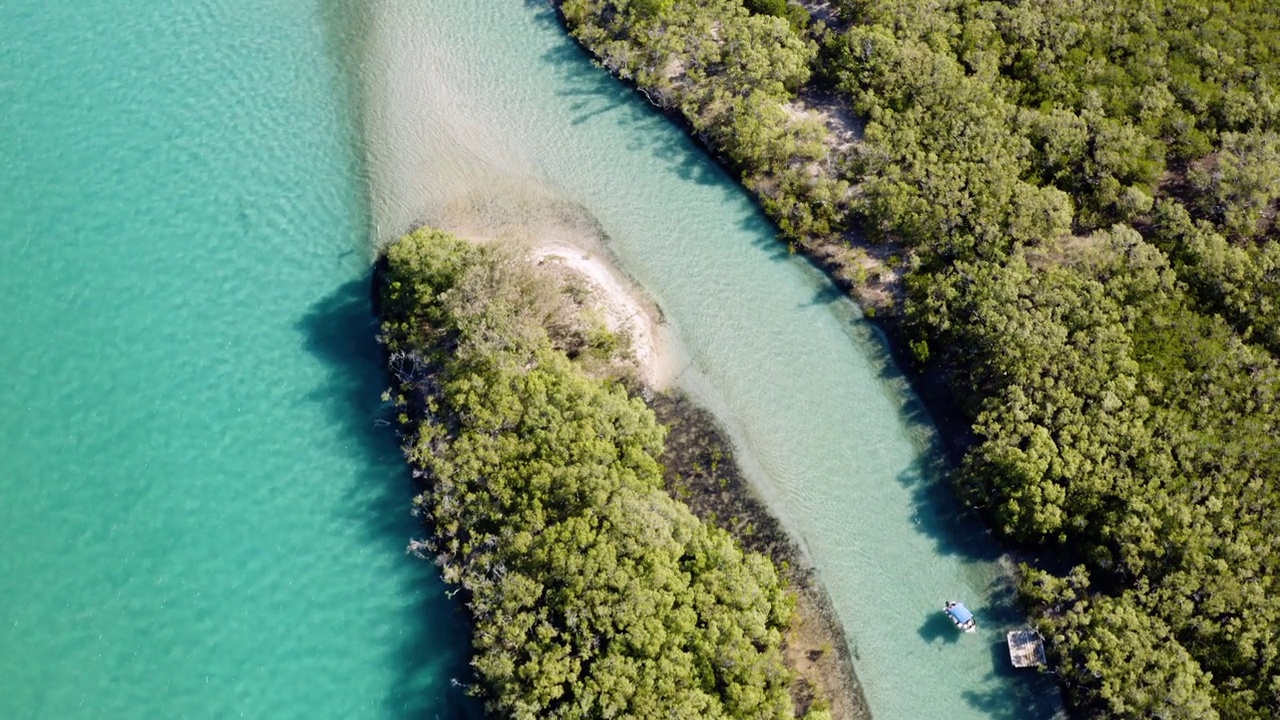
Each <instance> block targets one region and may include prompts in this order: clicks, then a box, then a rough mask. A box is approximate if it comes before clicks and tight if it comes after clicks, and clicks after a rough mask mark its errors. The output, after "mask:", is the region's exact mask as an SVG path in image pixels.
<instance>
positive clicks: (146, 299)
mask: <svg viewBox="0 0 1280 720" xmlns="http://www.w3.org/2000/svg"><path fill="white" fill-rule="evenodd" d="M0 68H3V70H0V102H2V103H3V106H4V108H5V111H4V112H3V113H0V300H3V303H2V304H0V498H2V499H3V502H2V503H0V547H3V548H4V552H3V553H0V609H3V611H4V613H3V615H2V616H0V718H15V719H17V718H50V719H57V720H74V719H79V718H113V719H115V718H121V719H127V718H139V719H141V718H147V719H152V718H210V719H213V718H234V717H244V718H294V717H296V718H329V717H333V718H378V719H381V718H389V719H395V720H400V719H403V720H409V719H414V720H418V719H426V718H460V717H475V716H476V712H475V711H476V707H475V705H474V703H472V702H470V701H468V700H467V699H466V698H465V693H464V690H465V688H464V687H463V685H465V684H466V683H467V682H469V681H470V678H469V676H468V674H467V667H466V658H467V655H468V645H467V639H466V628H465V624H464V622H463V618H462V616H461V614H460V612H459V610H460V608H458V607H457V606H456V605H455V604H454V603H453V602H452V601H450V600H449V598H447V597H446V596H445V594H444V590H445V588H444V587H443V586H442V585H441V583H440V582H439V580H438V578H437V577H436V575H435V573H434V571H433V568H432V567H431V566H430V565H428V564H426V563H423V562H420V561H416V560H414V559H412V558H411V557H409V556H406V555H405V554H404V547H405V544H406V542H407V540H408V539H409V538H410V537H412V536H414V535H415V534H418V533H419V530H418V528H417V526H416V524H415V522H414V520H413V518H411V517H410V516H409V515H408V513H407V506H408V498H409V496H410V493H411V489H410V485H409V482H408V479H407V477H406V474H405V472H404V470H403V468H402V463H401V458H400V455H399V451H398V449H397V444H396V440H395V438H394V437H393V436H392V434H391V433H390V432H389V430H388V429H387V428H385V427H383V424H384V423H383V421H384V419H385V418H384V414H385V409H384V408H383V406H382V405H381V403H380V402H379V399H378V396H379V394H380V392H381V389H382V388H383V386H384V384H385V378H384V377H383V375H382V373H381V371H380V369H379V364H380V359H379V355H378V351H377V347H376V345H375V344H374V340H373V335H374V332H375V329H376V324H375V322H374V320H373V318H372V315H371V310H370V300H369V272H370V270H369V268H370V261H371V258H372V256H373V253H374V248H375V245H376V243H377V242H379V241H385V240H388V239H390V238H393V237H394V236H395V235H397V234H398V233H399V232H401V231H403V230H405V229H407V228H409V227H411V226H413V225H414V224H416V223H419V222H422V221H428V222H432V223H436V224H440V225H444V226H446V227H449V228H451V229H454V230H457V231H459V232H462V233H465V234H469V235H473V236H477V237H481V236H483V237H496V238H503V239H512V240H517V239H521V238H539V239H561V240H566V241H572V242H578V243H582V244H583V245H585V246H588V247H591V248H593V249H594V250H595V251H598V252H600V253H602V254H607V255H609V256H611V257H612V258H613V259H614V260H616V261H617V262H618V264H619V265H620V266H621V267H622V268H623V269H624V270H625V271H626V272H627V273H628V274H629V275H630V276H631V277H632V278H633V279H634V280H635V281H636V282H637V283H638V284H639V285H640V286H642V287H643V288H645V290H646V291H647V292H648V294H649V295H650V296H651V297H652V299H653V300H654V301H655V302H656V303H657V304H658V305H659V306H660V307H661V308H662V310H663V312H664V315H665V318H666V321H667V325H668V328H669V331H670V333H671V335H672V337H673V341H672V342H673V345H674V346H675V347H676V348H677V356H678V360H677V364H678V376H677V384H679V385H680V386H681V387H683V388H685V389H687V390H689V391H690V392H691V393H693V394H694V395H695V396H696V397H697V398H699V399H700V400H701V401H702V402H704V403H706V404H707V405H708V406H709V407H711V408H712V409H713V410H714V411H716V412H717V414H718V415H719V416H720V418H721V419H722V421H723V422H724V424H725V426H726V428H727V429H728V430H729V432H730V433H731V435H732V437H733V439H734V441H735V443H736V445H737V447H738V448H739V459H740V460H741V461H742V462H743V464H744V465H745V467H746V469H747V470H748V472H749V474H750V476H751V478H752V480H753V482H754V484H755V486H756V488H757V490H758V491H759V492H760V493H761V495H762V496H763V497H764V498H765V499H766V500H767V501H768V502H769V503H770V504H771V505H772V506H773V507H774V508H775V510H776V511H777V512H778V514H779V515H780V517H781V518H782V519H783V521H784V523H785V524H786V525H787V526H788V527H789V528H790V529H791V530H792V531H793V532H794V533H795V535H796V536H797V538H798V539H799V540H800V541H801V542H802V543H803V545H804V547H805V548H806V550H807V552H808V553H809V555H810V557H811V559H812V560H813V562H814V563H815V565H816V567H817V568H818V570H819V573H820V575H821V578H822V580H823V581H824V583H825V584H826V586H827V588H828V589H829V591H830V593H831V595H832V599H833V602H834V604H835V607H836V609H837V611H838V613H839V615H840V618H841V620H842V621H843V622H844V625H845V628H846V631H847V633H848V636H849V641H850V646H851V650H852V652H853V654H854V657H855V665H856V667H857V671H858V673H859V676H860V678H861V679H862V681H863V683H864V685H865V688H866V692H867V696H868V699H869V700H870V703H871V706H872V711H873V713H874V714H875V716H876V718H877V719H878V720H895V719H898V718H902V719H910V720H919V719H920V718H948V719H952V718H954V719H958V720H965V719H967V718H1010V719H1013V718H1019V719H1021V718H1041V717H1049V716H1051V715H1052V714H1053V712H1054V711H1055V709H1056V708H1057V699H1056V695H1055V694H1054V693H1053V691H1052V688H1051V687H1046V685H1045V684H1044V683H1043V682H1033V681H1029V680H1028V676H1026V675H1016V674H1014V673H1012V671H1010V670H1009V669H1008V666H1007V656H1006V655H1004V650H1003V637H1004V636H1003V633H1002V632H1001V630H1002V628H1003V627H1004V626H1005V625H1006V624H1016V623H1017V621H1018V618H1017V617H1016V614H1013V613H1011V612H1010V611H1009V608H1008V606H1007V605H1006V604H1004V601H1005V599H1006V598H1005V597H1004V594H1005V590H1004V585H1003V582H1002V578H1003V574H1002V572H1003V570H1002V564H1001V563H1000V561H999V553H998V549H997V548H996V547H995V546H994V545H992V544H991V543H990V542H989V540H988V539H987V538H986V536H985V533H984V532H983V530H982V528H981V527H980V526H978V525H976V524H974V523H973V522H972V521H971V520H969V519H967V518H966V517H965V516H963V515H962V514H960V513H958V512H957V509H956V507H955V503H954V501H953V499H952V498H951V497H950V495H949V493H948V492H947V490H946V486H945V484H944V477H943V472H944V471H945V468H944V467H943V465H942V463H941V462H940V461H939V460H938V458H937V453H936V452H935V450H934V438H933V431H932V427H931V425H930V422H929V419H928V417H927V415H926V414H925V413H924V412H923V410H922V409H921V408H920V406H919V404H918V403H917V402H916V400H915V399H914V397H913V396H912V394H911V393H910V390H909V388H907V387H906V386H905V384H904V382H903V380H902V378H901V375H900V373H899V372H898V370H897V369H896V368H895V367H894V366H893V364H892V362H891V361H890V360H889V359H888V356H887V354H886V353H885V349H884V346H883V343H882V341H881V339H880V338H879V337H878V336H877V334H876V333H875V331H874V330H873V329H872V328H871V327H870V326H868V325H867V324H866V323H865V322H864V321H863V319H862V318H861V316H860V315H859V313H858V311H857V308H856V307H854V306H853V305H852V304H851V303H850V302H848V301H847V300H846V299H844V298H842V297H841V296H840V294H839V293H838V292H836V291H835V290H834V289H833V288H832V287H831V286H830V284H829V283H827V282H826V281H825V279H823V278H822V276H821V275H820V274H819V273H817V272H816V271H814V270H813V269H812V268H810V267H809V266H808V265H807V264H806V263H805V262H803V261H802V260H800V259H798V258H796V257H794V256H790V255H788V254H787V252H786V250H785V248H784V247H783V246H781V245H779V244H777V243H776V242H775V241H774V240H773V230H772V228H771V227H770V226H769V225H768V224H767V223H766V222H765V220H764V219H763V218H762V217H761V215H760V214H759V213H758V211H757V210H756V208H755V207H754V206H753V205H752V204H751V202H750V201H749V199H748V198H747V197H746V196H745V195H744V194H743V193H742V192H741V190H740V189H739V188H738V187H737V186H736V185H735V184H734V183H733V182H732V178H730V177H728V176H726V175H725V174H724V173H723V172H721V171H720V170H719V169H718V168H717V167H716V166H715V165H714V164H713V163H711V162H710V161H709V160H708V159H707V158H706V157H705V156H704V155H703V154H702V153H700V152H699V151H698V150H697V149H696V148H695V147H693V146H692V145H691V144H690V143H689V142H688V141H687V140H686V139H685V138H684V136H683V135H682V134H681V133H680V132H679V131H678V130H677V129H675V128H674V127H672V126H671V125H670V124H669V123H668V122H667V121H666V120H665V119H663V118H662V117H660V116H658V115H657V114H655V113H654V112H652V111H651V109H650V108H648V107H647V106H646V105H645V104H644V102H643V101H642V100H640V99H637V97H636V96H635V95H634V94H633V93H631V92H629V91H627V90H626V89H625V88H623V87H621V86H620V85H619V84H617V83H616V82H614V81H613V80H611V79H609V78H608V77H607V75H606V74H605V73H604V72H603V71H602V70H600V69H599V68H597V67H595V66H593V65H592V63H591V62H590V61H589V59H587V58H586V57H585V56H584V55H583V54H582V53H581V52H580V51H579V50H578V49H577V47H576V46H575V45H574V44H573V43H572V42H571V41H570V40H569V39H568V38H566V37H565V35H564V33H563V31H562V30H561V28H560V27H559V26H558V25H557V24H556V21H555V18H554V15H553V14H552V13H551V12H550V11H549V6H548V5H547V4H546V3H545V2H543V1H542V0H502V1H499V0H257V1H256V2H247V1H246V0H201V1H200V2H190V3H138V2H125V0H83V1H82V2H80V3H75V4H62V5H59V4H51V3H46V2H36V1H35V0H8V1H7V2H5V3H3V4H0ZM949 598H958V599H962V600H965V601H966V602H967V603H968V604H969V605H970V607H972V608H974V609H975V610H976V611H977V614H978V617H979V620H980V622H982V629H981V630H980V632H978V633H976V634H974V635H968V636H963V637H961V636H959V635H957V634H956V633H955V632H954V629H953V628H951V627H950V625H949V623H948V622H947V621H946V619H945V618H944V617H943V616H942V614H941V613H940V611H939V609H940V607H941V605H942V603H943V601H944V600H946V599H949Z"/></svg>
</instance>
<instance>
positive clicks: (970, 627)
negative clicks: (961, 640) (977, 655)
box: [942, 600, 978, 633]
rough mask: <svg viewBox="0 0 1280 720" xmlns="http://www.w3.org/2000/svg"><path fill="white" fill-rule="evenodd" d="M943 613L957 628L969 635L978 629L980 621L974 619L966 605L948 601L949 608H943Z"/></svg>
mask: <svg viewBox="0 0 1280 720" xmlns="http://www.w3.org/2000/svg"><path fill="white" fill-rule="evenodd" d="M942 612H944V613H946V614H947V617H949V618H951V622H953V623H955V624H956V627H958V628H960V629H961V630H963V631H965V632H967V633H970V632H973V631H974V630H977V629H978V621H977V620H976V619H975V618H974V617H973V613H971V612H969V608H967V607H965V606H964V603H959V602H956V601H955V600H948V601H947V606H946V607H944V608H942Z"/></svg>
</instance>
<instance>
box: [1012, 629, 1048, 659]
mask: <svg viewBox="0 0 1280 720" xmlns="http://www.w3.org/2000/svg"><path fill="white" fill-rule="evenodd" d="M1008 637H1009V659H1010V660H1012V661H1013V666H1014V667H1020V668H1024V667H1036V666H1038V665H1044V664H1045V659H1044V638H1042V637H1040V633H1038V632H1036V631H1035V630H1014V631H1012V632H1010V633H1009V636H1008Z"/></svg>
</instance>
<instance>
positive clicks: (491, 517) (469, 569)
mask: <svg viewBox="0 0 1280 720" xmlns="http://www.w3.org/2000/svg"><path fill="white" fill-rule="evenodd" d="M562 290H563V288H561V287H558V286H557V285H556V284H555V282H553V281H552V280H550V279H549V278H547V277H545V276H541V275H539V274H538V273H537V272H536V271H535V270H534V269H532V268H531V267H530V266H529V265H528V264H527V263H526V262H524V261H523V259H522V258H520V257H519V256H518V255H514V254H512V253H511V252H510V251H508V250H504V249H503V248H502V247H500V246H497V245H481V246H476V245H471V244H468V243H466V242H463V241H461V240H458V239H456V238H454V237H452V236H450V235H447V234H445V233H442V232H439V231H435V230H431V229H425V228H424V229H422V230H418V231H417V232H414V233H412V234H410V235H408V236H406V237H404V238H403V239H401V240H400V241H399V242H397V243H396V244H394V245H393V246H391V247H390V248H389V250H388V251H387V253H386V271H385V277H384V280H383V283H382V308H383V312H384V315H385V318H386V319H385V323H384V325H383V333H384V337H383V339H384V342H385V343H386V346H387V348H388V352H389V355H390V357H391V362H392V369H393V372H394V373H395V375H396V377H397V379H398V380H399V382H400V386H399V387H398V388H397V392H398V393H399V394H400V395H401V402H402V403H403V404H405V405H406V406H407V407H408V412H407V414H406V417H405V421H406V422H407V423H408V424H407V427H406V430H407V432H408V433H409V434H408V438H409V439H408V441H407V445H406V452H407V454H408V457H409V460H410V462H411V463H412V465H413V466H414V467H415V468H417V469H418V474H420V475H421V476H422V477H423V479H424V480H425V483H426V489H425V490H424V492H423V493H422V494H421V495H420V496H418V498H417V499H416V500H415V504H416V505H417V507H418V508H419V509H420V511H421V512H422V513H423V514H424V515H425V517H426V518H427V519H428V525H429V527H430V528H432V530H433V536H432V537H431V538H430V541H429V543H428V545H429V547H430V551H429V552H430V554H433V555H434V559H435V561H436V562H437V564H439V566H440V568H441V570H442V574H443V576H444V578H445V580H446V581H448V582H451V583H457V584H460V585H461V586H462V588H464V589H465V591H466V593H467V597H468V602H467V606H468V608H469V609H470V611H471V615H472V617H473V619H474V625H475V627H474V633H473V636H474V658H473V661H472V664H473V666H474V667H475V669H476V672H477V673H478V675H479V676H480V678H481V679H482V680H483V685H484V688H485V690H486V693H487V698H488V704H489V707H490V709H491V710H493V711H495V712H496V713H498V714H499V715H500V716H502V717H511V718H519V719H530V720H531V719H533V718H584V719H585V718H610V717H630V718H654V719H657V718H664V719H665V718H672V717H681V718H734V719H747V718H752V719H755V718H759V719H761V720H763V719H766V718H767V719H776V718H790V717H793V715H794V713H793V710H792V702H791V699H790V696H789V695H788V684H789V682H790V679H791V676H790V672H789V671H788V670H787V668H786V667H784V665H783V661H782V656H781V650H780V647H781V643H782V632H783V630H784V629H785V627H786V626H787V624H788V622H789V621H790V619H791V615H792V611H793V607H794V600H793V598H792V597H791V596H790V595H789V594H788V592H787V591H786V590H785V589H784V588H783V586H782V583H781V582H780V580H779V578H778V575H777V573H776V571H775V568H774V567H773V565H772V564H771V562H770V561H769V560H768V559H767V558H765V557H764V556H762V555H760V554H757V553H750V552H744V551H743V550H742V549H741V548H740V547H739V546H738V545H737V543H736V542H735V541H734V540H733V538H731V537H730V536H729V535H728V534H727V533H726V532H724V531H722V530H719V529H716V528H714V527H711V526H708V525H706V524H704V523H702V522H701V521H699V520H698V519H697V518H696V517H695V516H694V515H693V514H692V513H691V512H690V511H689V509H688V508H687V507H686V506H684V505H683V504H681V503H680V502H678V501H676V500H674V499H672V498H671V497H670V496H669V495H668V494H667V493H666V492H665V491H664V489H663V486H662V477H661V467H660V466H659V464H658V461H657V460H656V458H657V457H658V456H659V454H660V452H661V450H662V445H663V436H664V429H663V428H662V427H661V426H659V425H658V424H657V423H656V421H655V420H654V416H653V413H652V412H651V411H650V410H649V409H648V408H647V407H646V406H645V405H644V404H643V403H642V402H641V401H640V400H638V399H636V398H633V397H631V396H630V395H629V394H628V392H627V390H626V389H625V388H624V387H623V386H622V385H621V384H619V383H618V382H616V381H613V380H611V379H609V377H608V376H602V375H600V374H592V373H589V372H588V371H587V370H586V369H584V366H583V364H582V363H581V362H575V361H573V360H570V358H569V355H568V354H567V353H566V349H565V346H566V345H572V344H573V340H572V338H573V337H574V333H573V332H566V331H565V330H564V329H563V328H565V327H572V322H571V321H567V320H566V315H565V312H566V310H565V306H564V305H563V304H562V303H560V302H559V300H557V294H558V293H560V292H561V291H562ZM570 314H571V313H570ZM410 416H411V417H410ZM821 712H822V711H821V710H820V709H819V710H815V711H814V713H816V714H813V715H812V716H813V717H814V718H817V717H820V713H821Z"/></svg>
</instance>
